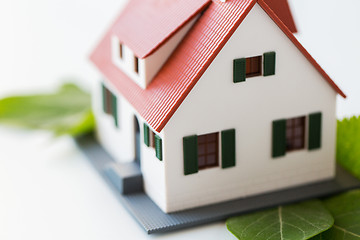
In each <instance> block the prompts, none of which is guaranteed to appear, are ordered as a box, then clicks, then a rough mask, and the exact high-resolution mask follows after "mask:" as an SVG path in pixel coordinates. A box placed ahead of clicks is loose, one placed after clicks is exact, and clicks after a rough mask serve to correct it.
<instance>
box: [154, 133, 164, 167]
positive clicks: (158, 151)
mask: <svg viewBox="0 0 360 240" xmlns="http://www.w3.org/2000/svg"><path fill="white" fill-rule="evenodd" d="M155 153H156V157H157V158H158V159H159V160H160V161H162V140H161V138H160V137H159V136H158V135H155Z"/></svg>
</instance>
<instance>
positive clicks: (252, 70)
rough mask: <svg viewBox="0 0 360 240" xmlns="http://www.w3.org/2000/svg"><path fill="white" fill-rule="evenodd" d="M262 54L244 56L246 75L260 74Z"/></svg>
mask: <svg viewBox="0 0 360 240" xmlns="http://www.w3.org/2000/svg"><path fill="white" fill-rule="evenodd" d="M261 65H262V56H257V57H250V58H246V77H256V76H261Z"/></svg>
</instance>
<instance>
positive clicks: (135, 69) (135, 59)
mask: <svg viewBox="0 0 360 240" xmlns="http://www.w3.org/2000/svg"><path fill="white" fill-rule="evenodd" d="M134 71H135V72H136V73H139V58H138V57H136V56H134Z"/></svg>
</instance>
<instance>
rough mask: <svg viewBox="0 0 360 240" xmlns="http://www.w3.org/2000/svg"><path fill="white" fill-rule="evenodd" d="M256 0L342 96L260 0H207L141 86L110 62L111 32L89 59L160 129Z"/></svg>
mask: <svg viewBox="0 0 360 240" xmlns="http://www.w3.org/2000/svg"><path fill="white" fill-rule="evenodd" d="M135 1H136V2H138V1H139V0H135ZM189 1H194V0H189ZM161 2H163V1H161ZM182 2H185V1H184V0H182ZM256 2H258V3H259V4H260V6H261V7H262V8H263V9H264V10H265V11H266V12H267V14H268V15H269V16H270V17H271V18H272V19H273V20H274V21H275V23H276V24H277V25H278V26H279V27H280V28H281V30H282V31H283V32H284V33H285V34H286V35H287V36H288V37H289V39H290V40H291V41H292V42H293V43H294V44H295V46H296V47H297V48H298V49H299V50H300V51H301V52H302V53H303V54H304V56H305V57H306V58H307V59H308V60H309V61H310V62H311V63H312V64H313V65H314V67H315V68H316V69H317V70H318V71H319V72H320V73H321V74H322V76H323V77H324V79H325V80H326V81H328V83H329V84H330V86H331V87H332V88H333V89H334V90H335V91H336V92H338V93H339V94H340V95H341V96H343V97H346V96H345V94H344V93H343V92H342V91H341V90H340V89H339V88H338V87H337V86H336V84H335V83H334V82H333V81H332V80H331V79H330V77H329V76H328V75H327V74H326V73H325V71H324V70H323V69H322V68H321V67H320V66H319V64H317V63H316V61H315V60H314V59H313V58H312V57H311V56H310V54H309V53H308V52H307V51H306V50H305V49H304V48H303V47H302V45H301V44H300V43H299V42H298V41H297V40H296V38H295V37H294V36H293V34H292V33H291V32H290V31H289V29H288V28H287V27H286V26H285V25H284V23H283V22H282V21H281V20H280V19H279V18H278V17H277V16H276V14H275V13H274V12H273V11H272V10H271V9H270V8H269V6H268V5H267V4H266V3H265V2H264V0H258V1H257V0H228V1H227V2H226V3H223V2H220V1H218V0H213V1H212V3H211V4H210V5H209V7H208V9H207V10H206V11H205V12H204V13H203V15H202V16H201V18H200V19H199V20H198V21H197V23H196V24H195V25H194V27H193V28H192V29H191V30H190V32H189V33H188V34H187V36H186V37H185V38H184V40H183V41H182V42H181V44H180V45H179V46H178V47H177V49H176V50H175V51H174V53H173V54H172V56H171V57H170V58H169V60H168V61H167V62H166V63H165V65H164V66H163V67H162V69H161V70H160V72H159V73H158V74H157V75H156V77H155V78H154V79H153V81H152V82H151V83H150V85H149V86H148V87H147V88H146V89H142V88H141V87H139V86H138V85H137V84H136V83H135V82H134V81H132V80H131V79H130V78H129V77H127V75H125V74H124V73H123V72H122V71H121V70H119V69H118V68H117V67H116V66H115V65H113V63H112V61H111V46H110V42H111V41H110V40H111V34H112V32H111V31H109V32H108V33H107V34H106V36H105V37H104V39H103V40H102V41H101V43H100V44H99V46H98V47H97V48H96V50H95V51H94V52H93V54H92V56H91V60H92V61H93V62H94V63H95V65H96V66H97V67H98V68H99V69H100V71H101V72H102V73H103V74H104V75H105V77H106V78H107V79H108V80H109V81H110V82H111V83H112V85H113V86H114V87H115V88H116V89H117V90H118V91H119V92H120V93H121V94H122V95H123V96H124V97H125V98H126V99H127V100H128V101H129V103H130V104H132V105H133V107H134V108H135V109H136V111H137V112H138V113H139V114H140V115H141V116H142V117H143V118H144V120H145V121H146V122H147V123H148V124H149V125H150V126H152V128H153V129H155V130H156V131H157V132H160V131H161V130H162V129H163V128H164V126H165V125H166V123H167V122H168V121H169V119H170V118H171V117H172V115H173V114H174V113H175V111H176V110H177V108H178V107H179V106H180V104H181V103H182V102H183V100H184V99H185V98H186V96H187V95H188V94H189V92H190V91H191V89H192V88H193V87H194V85H195V84H196V83H197V81H198V80H199V79H200V77H201V76H202V74H203V73H204V72H205V71H206V69H207V68H208V66H209V65H210V63H211V62H212V61H213V60H214V58H215V57H216V56H217V54H218V53H219V52H220V50H221V49H222V47H223V46H224V45H225V43H226V42H227V41H228V40H229V38H230V37H231V35H232V34H233V33H234V31H235V30H236V29H237V27H238V26H239V25H240V23H241V22H242V21H243V20H244V18H245V17H246V15H247V14H248V13H249V12H250V10H251V9H252V7H253V6H254V5H255V3H256Z"/></svg>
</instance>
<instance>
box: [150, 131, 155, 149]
mask: <svg viewBox="0 0 360 240" xmlns="http://www.w3.org/2000/svg"><path fill="white" fill-rule="evenodd" d="M149 141H150V146H149V147H152V148H155V133H154V132H153V131H151V130H150V139H149Z"/></svg>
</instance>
